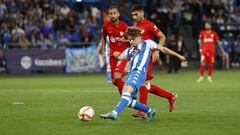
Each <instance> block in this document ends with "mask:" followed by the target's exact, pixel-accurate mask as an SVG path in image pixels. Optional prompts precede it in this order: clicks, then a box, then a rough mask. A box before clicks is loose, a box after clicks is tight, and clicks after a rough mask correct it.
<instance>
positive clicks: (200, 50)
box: [198, 32, 202, 54]
mask: <svg viewBox="0 0 240 135" xmlns="http://www.w3.org/2000/svg"><path fill="white" fill-rule="evenodd" d="M198 45H199V52H200V54H201V53H202V32H201V33H200V35H199V38H198Z"/></svg>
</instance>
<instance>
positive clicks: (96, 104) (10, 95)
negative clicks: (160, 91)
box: [0, 70, 240, 135]
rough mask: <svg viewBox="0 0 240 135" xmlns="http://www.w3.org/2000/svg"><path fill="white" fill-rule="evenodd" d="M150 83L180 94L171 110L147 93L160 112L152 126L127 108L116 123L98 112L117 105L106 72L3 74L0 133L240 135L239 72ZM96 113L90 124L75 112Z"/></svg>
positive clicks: (165, 77) (161, 77) (164, 77)
mask: <svg viewBox="0 0 240 135" xmlns="http://www.w3.org/2000/svg"><path fill="white" fill-rule="evenodd" d="M154 76H155V79H154V81H153V82H152V83H154V84H158V86H161V87H162V88H166V89H167V90H170V91H172V92H175V93H177V94H178V96H179V97H178V98H177V102H176V108H175V110H174V111H173V112H171V113H170V112H168V102H167V100H166V99H163V98H160V97H157V96H155V95H151V94H149V105H150V106H152V107H155V108H156V109H157V115H156V117H155V119H154V120H153V121H151V122H146V121H145V120H144V119H136V118H133V117H131V114H132V112H133V110H132V109H126V110H124V111H123V112H122V113H121V115H120V118H119V119H118V120H117V121H111V120H102V119H100V118H99V117H98V115H99V114H101V113H105V112H108V111H110V110H112V109H113V108H114V106H115V105H116V104H117V102H118V99H119V95H118V93H117V90H116V88H115V87H114V86H111V85H107V84H106V79H105V78H106V77H105V75H104V74H65V75H64V74H57V75H49V74H41V75H0V135H94V134H96V135H124V134H131V135H134V134H136V135H141V134H143V135H239V134H240V101H239V99H240V71H238V70H235V71H216V72H215V73H214V78H213V79H214V83H213V84H210V83H208V82H207V81H206V80H204V82H203V83H201V84H196V83H195V81H196V79H197V78H198V72H197V71H181V72H180V73H178V74H166V73H165V72H155V73H154ZM84 105H90V106H92V107H93V108H94V109H95V111H96V116H95V118H94V119H93V120H92V121H90V122H82V121H80V120H79V119H78V117H77V112H78V110H79V108H80V107H82V106H84Z"/></svg>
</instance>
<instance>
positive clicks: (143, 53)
mask: <svg viewBox="0 0 240 135" xmlns="http://www.w3.org/2000/svg"><path fill="white" fill-rule="evenodd" d="M157 48H158V44H157V43H156V42H154V41H152V40H143V41H142V42H141V43H140V44H139V45H137V46H131V47H130V48H128V49H126V50H125V51H124V52H123V54H124V56H126V57H127V58H128V59H129V61H130V72H131V71H133V70H139V71H144V72H146V70H147V68H148V63H149V60H150V56H151V53H152V50H153V49H157Z"/></svg>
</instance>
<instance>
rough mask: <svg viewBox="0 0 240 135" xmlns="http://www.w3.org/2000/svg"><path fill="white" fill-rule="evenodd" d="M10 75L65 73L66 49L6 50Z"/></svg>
mask: <svg viewBox="0 0 240 135" xmlns="http://www.w3.org/2000/svg"><path fill="white" fill-rule="evenodd" d="M4 55H5V58H6V62H7V65H6V70H7V72H8V73H35V72H51V73H59V72H64V66H65V51H64V49H48V50H41V49H28V50H6V51H5V52H4Z"/></svg>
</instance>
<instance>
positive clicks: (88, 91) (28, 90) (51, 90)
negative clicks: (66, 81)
mask: <svg viewBox="0 0 240 135" xmlns="http://www.w3.org/2000/svg"><path fill="white" fill-rule="evenodd" d="M1 92H14V93H15V92H30V93H32V92H43V93H51V92H52V93H117V90H80V89H79V90H77V89H74V90H68V89H7V90H6V89H4V90H0V93H1Z"/></svg>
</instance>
